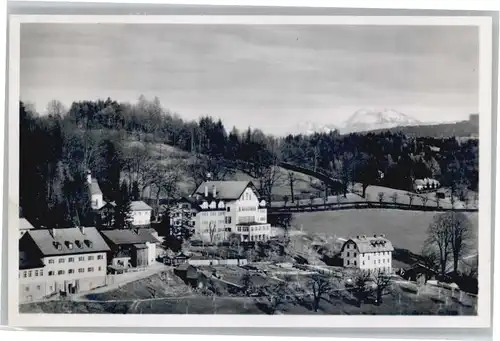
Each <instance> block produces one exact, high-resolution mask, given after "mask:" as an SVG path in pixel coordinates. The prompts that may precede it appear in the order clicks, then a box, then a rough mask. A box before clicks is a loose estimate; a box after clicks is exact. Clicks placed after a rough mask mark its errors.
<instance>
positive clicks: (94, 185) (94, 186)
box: [90, 179, 102, 195]
mask: <svg viewBox="0 0 500 341" xmlns="http://www.w3.org/2000/svg"><path fill="white" fill-rule="evenodd" d="M94 194H102V192H101V188H100V187H99V183H98V182H97V180H96V179H92V181H91V183H90V195H94Z"/></svg>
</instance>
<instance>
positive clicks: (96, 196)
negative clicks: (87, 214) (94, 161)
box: [87, 171, 106, 210]
mask: <svg viewBox="0 0 500 341" xmlns="http://www.w3.org/2000/svg"><path fill="white" fill-rule="evenodd" d="M87 185H88V186H89V192H90V207H92V209H93V210H99V209H101V208H102V207H103V206H104V205H105V204H106V203H105V202H104V199H103V196H102V191H101V188H100V187H99V183H98V182H97V179H92V174H91V172H90V171H87Z"/></svg>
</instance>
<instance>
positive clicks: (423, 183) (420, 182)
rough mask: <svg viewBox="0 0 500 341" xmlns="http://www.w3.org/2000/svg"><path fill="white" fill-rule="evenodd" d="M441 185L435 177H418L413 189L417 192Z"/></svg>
mask: <svg viewBox="0 0 500 341" xmlns="http://www.w3.org/2000/svg"><path fill="white" fill-rule="evenodd" d="M440 186H441V184H440V183H439V181H437V180H435V179H429V178H425V179H416V180H415V181H414V183H413V189H414V190H415V191H417V192H420V191H423V190H426V189H438V188H439V187H440Z"/></svg>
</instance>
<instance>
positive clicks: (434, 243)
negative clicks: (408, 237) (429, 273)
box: [425, 213, 451, 276]
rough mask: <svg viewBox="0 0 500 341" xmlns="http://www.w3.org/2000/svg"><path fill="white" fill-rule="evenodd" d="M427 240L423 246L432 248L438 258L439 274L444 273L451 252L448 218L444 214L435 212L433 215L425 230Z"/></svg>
mask: <svg viewBox="0 0 500 341" xmlns="http://www.w3.org/2000/svg"><path fill="white" fill-rule="evenodd" d="M427 235H428V236H427V240H426V243H425V247H426V248H427V249H428V250H434V252H436V253H437V256H438V259H439V270H440V272H441V275H443V276H444V275H445V274H446V266H447V264H448V259H449V256H450V252H451V247H450V238H451V229H450V219H449V216H447V215H446V213H445V214H437V215H435V216H434V219H433V222H432V223H431V224H430V225H429V228H428V230H427Z"/></svg>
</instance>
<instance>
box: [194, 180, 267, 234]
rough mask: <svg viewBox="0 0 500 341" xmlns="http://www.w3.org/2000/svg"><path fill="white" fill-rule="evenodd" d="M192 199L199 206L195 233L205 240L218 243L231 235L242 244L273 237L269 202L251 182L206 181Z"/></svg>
mask: <svg viewBox="0 0 500 341" xmlns="http://www.w3.org/2000/svg"><path fill="white" fill-rule="evenodd" d="M191 198H192V199H193V200H195V201H196V203H197V205H198V210H199V212H198V213H197V214H196V217H195V231H196V233H197V234H198V235H199V237H200V238H201V239H202V240H205V241H208V242H219V241H223V240H226V239H227V238H228V237H229V236H230V235H232V234H235V235H237V236H239V237H240V239H241V241H266V240H269V238H270V237H271V225H270V224H268V223H267V208H266V202H265V201H264V200H261V199H260V197H259V193H258V192H257V189H256V188H255V186H254V185H253V184H252V182H250V181H206V182H203V183H202V184H201V185H200V186H198V188H197V189H196V190H195V191H194V193H193V194H192V195H191Z"/></svg>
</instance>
